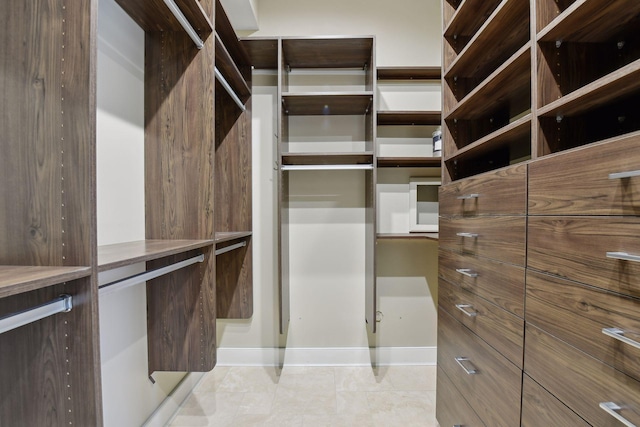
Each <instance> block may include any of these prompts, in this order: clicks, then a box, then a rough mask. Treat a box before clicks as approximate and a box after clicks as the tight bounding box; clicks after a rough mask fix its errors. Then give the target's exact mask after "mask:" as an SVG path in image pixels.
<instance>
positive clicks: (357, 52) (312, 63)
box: [282, 36, 373, 69]
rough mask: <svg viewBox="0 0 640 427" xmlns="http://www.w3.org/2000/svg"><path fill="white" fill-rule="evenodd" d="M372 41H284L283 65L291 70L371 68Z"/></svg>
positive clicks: (332, 39) (343, 39)
mask: <svg viewBox="0 0 640 427" xmlns="http://www.w3.org/2000/svg"><path fill="white" fill-rule="evenodd" d="M372 51H373V37H349V36H335V37H301V38H296V37H287V38H283V39H282V55H283V61H284V64H285V65H286V66H288V67H290V68H360V69H365V68H370V67H372V66H373V64H372V63H371V60H372Z"/></svg>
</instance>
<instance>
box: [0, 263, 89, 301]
mask: <svg viewBox="0 0 640 427" xmlns="http://www.w3.org/2000/svg"><path fill="white" fill-rule="evenodd" d="M90 275H91V268H90V267H38V266H26V265H2V266H0V298H4V297H8V296H11V295H16V294H20V293H23V292H28V291H33V290H36V289H42V288H46V287H48V286H53V285H57V284H59V283H64V282H69V281H71V280H76V279H81V278H83V277H89V276H90Z"/></svg>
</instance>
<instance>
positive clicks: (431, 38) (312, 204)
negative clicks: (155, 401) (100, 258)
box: [218, 0, 441, 363]
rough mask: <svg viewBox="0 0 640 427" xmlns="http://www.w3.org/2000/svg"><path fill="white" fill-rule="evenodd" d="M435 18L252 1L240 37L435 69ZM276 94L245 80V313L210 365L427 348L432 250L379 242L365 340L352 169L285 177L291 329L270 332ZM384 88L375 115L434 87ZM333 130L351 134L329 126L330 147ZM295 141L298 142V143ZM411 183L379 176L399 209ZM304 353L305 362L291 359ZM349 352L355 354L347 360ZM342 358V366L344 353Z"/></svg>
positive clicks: (274, 316)
mask: <svg viewBox="0 0 640 427" xmlns="http://www.w3.org/2000/svg"><path fill="white" fill-rule="evenodd" d="M440 20H441V17H440V2H439V1H438V0H428V1H425V0H399V1H395V2H389V1H388V0H366V1H365V0H357V1H356V0H350V1H347V0H326V1H322V2H321V1H317V0H261V1H260V14H259V25H260V30H259V31H257V32H253V33H247V34H244V35H251V36H278V35H285V36H287V35H290V36H296V35H332V34H333V35H335V34H337V35H341V34H342V35H375V36H376V43H377V50H376V52H377V64H378V65H379V66H381V65H387V66H410V65H414V66H421V65H439V64H440V62H441V61H440V55H441V54H440V37H441V29H440V28H441V25H440ZM275 84H276V80H275V78H274V77H273V76H272V75H268V73H265V72H262V71H260V72H258V73H254V91H253V111H252V114H253V126H254V128H253V131H254V133H253V138H254V141H253V147H254V151H253V173H254V175H253V195H254V196H253V197H254V199H253V206H254V225H253V231H254V242H255V247H254V304H255V312H254V316H253V318H252V319H249V320H233V321H223V320H219V321H218V344H219V353H218V354H219V360H220V361H221V362H222V363H227V362H228V363H236V362H238V361H240V360H241V359H240V358H239V356H241V355H242V354H243V350H242V349H244V350H245V352H246V353H250V349H259V348H262V349H265V348H267V349H268V348H273V347H278V346H286V349H287V350H286V352H287V354H288V355H292V356H291V357H286V356H285V360H295V361H300V360H303V361H306V362H308V363H323V362H327V363H329V362H330V361H331V360H333V361H335V358H334V359H332V358H331V354H330V353H331V352H334V353H335V352H336V350H339V349H340V350H349V349H362V348H366V347H367V346H379V347H402V348H416V347H417V348H423V349H433V347H435V345H436V305H437V244H436V243H434V242H416V241H412V242H406V241H402V242H399V241H384V242H380V243H379V244H378V290H379V298H378V307H379V310H380V311H381V312H382V320H381V322H380V323H379V324H378V326H379V332H378V333H377V334H376V335H375V336H373V335H371V336H369V335H367V333H366V328H365V323H364V174H363V172H354V171H351V172H334V173H327V172H308V171H305V172H295V173H291V188H290V193H289V196H290V199H291V202H290V249H291V251H290V260H291V270H290V273H291V325H290V328H289V331H288V335H286V336H279V335H278V334H277V328H278V311H277V276H276V274H277V273H276V262H277V257H276V255H277V254H276V247H275V243H274V240H275V237H276V236H275V230H276V221H277V217H276V216H275V215H276V196H277V182H276V171H275V170H274V165H275V160H276V154H275V139H274V133H275V132H274V129H275V127H274V126H275V124H274V123H275V120H276V117H275V114H276V108H277V107H278V105H277V102H276V101H277V99H276V89H275V87H274V85H275ZM389 86H390V87H386V88H380V91H379V93H378V96H379V104H380V105H379V108H380V109H438V108H440V91H439V87H438V85H437V84H435V85H434V84H425V85H422V86H421V87H417V88H416V87H411V88H408V87H406V85H402V84H391V85H389ZM312 121H313V120H307V121H306V122H305V119H301V120H298V121H295V122H293V123H292V129H291V133H293V134H294V135H304V134H305V132H307V133H308V135H309V139H310V140H316V139H317V138H316V137H317V135H315V134H314V133H313V131H309V129H310V128H309V127H307V128H306V129H305V126H310V125H313V124H314V123H311V122H312ZM317 124H318V123H315V125H317ZM343 127H344V128H345V129H347V128H348V127H349V125H348V124H347V123H332V132H331V138H334V139H335V140H336V141H337V140H338V139H340V136H341V135H342V133H341V129H342V128H343ZM412 132H413V133H415V129H407V130H405V131H404V133H405V135H404V136H403V131H402V130H401V131H400V136H399V138H401V139H402V138H404V139H405V140H408V141H409V144H410V145H411V144H413V145H415V140H416V139H417V140H418V144H419V145H421V146H422V147H424V145H425V144H424V142H425V140H426V139H428V141H426V142H427V143H430V138H429V136H430V131H429V132H428V133H429V135H428V136H425V135H424V131H423V132H422V133H421V134H418V135H415V134H412ZM394 137H395V138H398V136H397V135H396V136H394ZM355 139H356V140H357V139H359V136H356V138H355ZM342 140H344V138H343V139H342ZM331 141H333V140H331ZM405 142H406V141H405ZM305 143H307V141H304V140H302V142H300V141H298V145H300V144H305ZM391 144H393V143H391ZM299 148H300V147H299ZM414 148H415V147H413V148H412V147H409V150H412V149H414ZM421 149H423V148H419V149H418V150H421ZM391 150H392V149H391ZM387 155H390V154H387ZM400 155H402V154H400ZM423 155H429V154H423ZM384 173H385V172H383V175H384ZM412 173H414V174H424V171H423V170H418V171H417V172H416V171H412V170H408V171H404V172H401V174H404V175H406V176H404V175H403V176H402V177H400V178H397V177H393V176H391V177H388V176H387V178H388V179H391V180H392V181H393V179H396V178H397V179H405V178H406V183H405V184H406V185H405V184H400V185H399V186H396V188H395V190H394V191H397V190H398V189H399V191H400V192H403V191H405V190H406V192H405V193H402V194H401V195H400V200H401V203H403V204H406V205H407V206H408V200H409V199H408V176H409V175H410V174H412ZM383 178H384V176H383ZM406 218H407V220H408V215H406ZM323 349H330V350H329V351H326V350H323ZM258 353H259V352H258ZM302 353H304V358H300V357H298V356H299V355H300V354H302ZM347 353H348V351H347ZM355 354H360V355H362V353H358V352H357V351H354V352H353V355H355ZM421 354H425V353H421ZM429 354H433V352H431V353H429ZM266 359H269V358H268V357H267V358H266ZM266 359H264V358H263V360H266ZM242 360H249V361H257V360H258V359H257V358H253V359H251V358H250V357H249V358H247V359H242ZM343 360H351V359H349V355H347V356H345V358H344V359H343ZM354 360H355V359H354ZM358 360H360V361H362V359H358ZM422 361H425V360H422ZM431 361H432V362H434V360H431Z"/></svg>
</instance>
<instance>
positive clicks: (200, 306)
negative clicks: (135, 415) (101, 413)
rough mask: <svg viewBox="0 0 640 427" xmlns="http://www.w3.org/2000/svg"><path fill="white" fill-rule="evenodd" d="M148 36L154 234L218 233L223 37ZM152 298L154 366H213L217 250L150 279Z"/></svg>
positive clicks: (149, 223)
mask: <svg viewBox="0 0 640 427" xmlns="http://www.w3.org/2000/svg"><path fill="white" fill-rule="evenodd" d="M145 41H146V43H145V55H146V58H145V64H146V69H145V182H146V184H145V186H146V188H145V207H146V208H145V213H146V217H145V219H146V220H145V222H146V238H147V239H213V238H214V222H213V221H214V180H213V179H212V177H213V176H214V150H215V144H214V134H213V132H214V123H215V117H214V98H213V90H214V75H213V68H212V64H213V63H214V56H215V55H214V44H215V43H214V42H213V40H208V41H207V42H206V43H205V46H204V48H203V49H202V50H198V49H196V48H195V46H194V45H193V43H192V42H191V40H190V39H189V38H188V37H187V36H185V35H183V34H181V33H150V32H147V33H146V37H145ZM171 258H174V260H178V259H179V258H180V256H174V257H169V258H167V260H170V259H171ZM163 261H164V260H163ZM163 261H157V262H150V263H148V268H154V267H158V266H159V265H161V263H162V262H163ZM147 304H148V306H147V310H148V342H149V371H150V373H151V372H153V371H166V370H169V371H183V372H184V371H187V372H191V371H209V370H211V369H212V368H213V366H214V365H215V342H216V339H215V318H216V316H215V312H216V311H215V308H216V300H215V257H214V256H212V255H209V254H208V255H207V256H206V257H205V262H204V263H203V264H201V265H197V266H192V267H191V268H187V269H183V270H179V271H177V272H174V273H172V274H171V275H167V276H163V277H162V278H158V279H155V280H154V281H152V282H148V283H147Z"/></svg>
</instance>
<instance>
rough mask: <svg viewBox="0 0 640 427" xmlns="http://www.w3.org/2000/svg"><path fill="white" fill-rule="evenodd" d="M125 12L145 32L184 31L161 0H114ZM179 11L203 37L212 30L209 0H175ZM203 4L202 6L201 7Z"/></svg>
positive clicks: (211, 11)
mask: <svg viewBox="0 0 640 427" xmlns="http://www.w3.org/2000/svg"><path fill="white" fill-rule="evenodd" d="M116 2H117V3H118V4H119V5H120V7H122V9H123V10H124V11H125V12H127V14H128V15H129V16H130V17H131V19H133V20H134V21H135V22H136V24H138V25H139V26H140V27H141V28H142V29H143V30H145V31H147V32H156V31H170V32H171V31H180V32H182V31H184V30H183V29H182V26H181V25H180V23H179V22H178V20H177V19H176V18H175V17H174V16H173V14H172V13H171V11H170V10H169V8H168V7H167V6H166V5H165V3H164V1H163V0H144V1H138V0H116ZM176 4H177V5H178V7H179V9H180V11H181V12H182V13H183V14H184V15H185V17H186V18H187V20H188V21H189V23H190V24H191V26H192V27H193V28H194V29H195V30H197V31H198V33H199V34H200V37H202V38H203V39H205V38H206V36H208V35H209V34H211V32H212V30H213V24H212V20H211V19H210V16H211V14H212V13H213V8H212V6H211V2H210V1H209V0H176ZM203 6H204V7H203Z"/></svg>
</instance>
